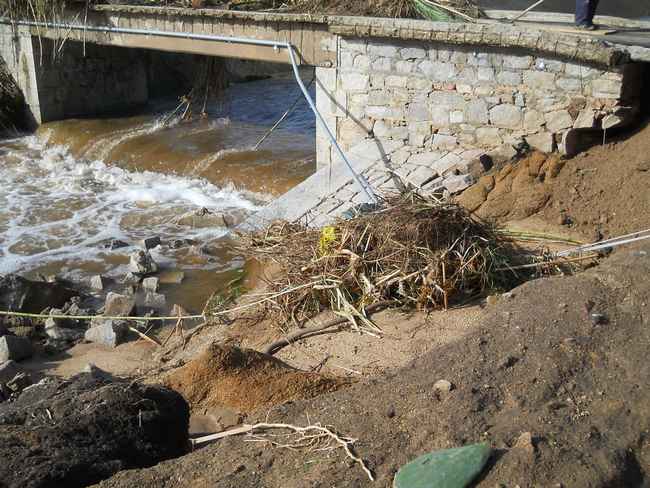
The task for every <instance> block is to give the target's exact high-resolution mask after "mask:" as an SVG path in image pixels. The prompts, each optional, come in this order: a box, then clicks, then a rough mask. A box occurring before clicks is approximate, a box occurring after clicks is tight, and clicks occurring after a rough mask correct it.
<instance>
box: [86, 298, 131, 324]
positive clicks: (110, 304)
mask: <svg viewBox="0 0 650 488" xmlns="http://www.w3.org/2000/svg"><path fill="white" fill-rule="evenodd" d="M134 310H135V298H133V297H132V296H127V295H120V294H119V293H113V292H110V293H109V294H108V295H106V302H105V303H104V316H109V317H128V316H130V315H131V314H132V313H133V311H134ZM93 320H94V319H93Z"/></svg>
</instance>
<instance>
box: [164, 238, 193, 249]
mask: <svg viewBox="0 0 650 488" xmlns="http://www.w3.org/2000/svg"><path fill="white" fill-rule="evenodd" d="M198 244H199V241H197V240H195V239H172V240H171V241H169V244H168V245H169V247H170V248H171V249H180V248H181V247H187V246H196V245H198Z"/></svg>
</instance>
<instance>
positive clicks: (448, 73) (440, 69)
mask: <svg viewBox="0 0 650 488" xmlns="http://www.w3.org/2000/svg"><path fill="white" fill-rule="evenodd" d="M418 69H419V70H420V72H422V73H424V75H426V76H427V77H428V78H429V79H431V80H434V81H448V80H453V79H455V78H456V75H457V74H458V70H457V69H456V66H455V65H453V64H451V63H443V62H439V61H422V62H421V63H420V64H419V66H418Z"/></svg>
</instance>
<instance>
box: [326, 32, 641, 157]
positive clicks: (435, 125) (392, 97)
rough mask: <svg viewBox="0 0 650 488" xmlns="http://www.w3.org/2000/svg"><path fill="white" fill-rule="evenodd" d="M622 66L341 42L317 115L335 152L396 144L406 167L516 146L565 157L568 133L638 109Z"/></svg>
mask: <svg viewBox="0 0 650 488" xmlns="http://www.w3.org/2000/svg"><path fill="white" fill-rule="evenodd" d="M630 66H633V65H624V66H621V67H618V68H615V69H613V70H611V71H603V70H601V69H598V68H595V67H590V66H587V65H583V64H579V63H575V62H570V61H564V60H561V59H548V58H543V57H538V56H534V55H530V54H526V53H523V52H522V53H517V52H512V51H511V52H506V51H503V50H496V49H488V48H483V49H482V50H480V51H475V50H470V49H466V48H463V47H461V46H453V48H447V47H446V46H444V45H441V44H433V45H431V44H429V45H426V44H424V43H417V42H398V41H395V40H390V41H382V40H366V39H355V38H342V39H341V40H340V43H339V69H338V70H334V69H332V70H329V71H328V72H326V71H325V70H319V71H320V77H319V80H320V81H321V84H322V86H323V87H324V88H325V89H326V91H328V92H329V93H330V94H331V95H330V96H329V99H322V100H321V101H322V103H321V104H320V108H321V109H322V110H323V111H324V112H325V114H327V118H328V122H329V123H330V125H331V126H333V127H336V130H337V134H338V138H339V141H340V142H341V143H342V145H343V147H344V148H346V149H351V148H353V147H354V145H355V144H359V140H360V139H364V138H369V137H375V138H377V139H379V140H381V141H386V143H389V145H392V144H393V143H394V142H395V141H403V142H404V146H405V149H404V151H402V152H400V159H404V158H406V159H405V160H406V162H407V163H408V162H411V161H420V160H422V159H426V158H427V156H421V154H426V153H432V157H435V154H436V153H438V152H440V151H448V150H452V151H456V150H458V149H477V148H481V149H484V150H485V151H487V152H492V153H497V154H498V153H501V154H505V155H508V154H511V153H512V147H513V146H518V145H520V144H522V143H523V142H524V141H525V142H527V143H528V144H529V145H530V146H532V147H534V148H537V149H541V150H543V151H547V152H550V151H553V150H555V149H559V150H560V151H561V152H565V149H566V148H565V146H564V136H565V134H566V133H567V131H568V130H569V129H572V128H592V127H598V126H600V121H601V120H602V119H603V118H604V117H606V116H607V115H609V114H612V113H614V112H616V111H617V110H618V109H619V107H620V106H621V105H625V106H630V105H636V106H638V104H639V98H640V90H639V86H638V84H633V83H631V82H629V83H624V79H627V78H632V77H633V75H632V74H630V75H627V72H628V71H630V70H629V67H630ZM318 145H319V164H320V165H326V164H329V162H330V161H331V159H332V156H331V151H330V148H329V147H328V146H329V144H328V143H327V142H326V141H325V140H324V139H321V138H319V140H318ZM401 162H403V161H398V162H397V164H401Z"/></svg>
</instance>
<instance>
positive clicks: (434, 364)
mask: <svg viewBox="0 0 650 488" xmlns="http://www.w3.org/2000/svg"><path fill="white" fill-rule="evenodd" d="M648 273H650V245H647V244H646V245H643V246H638V247H632V248H626V249H624V250H619V251H616V252H615V253H614V254H613V255H612V256H611V257H610V258H608V259H607V260H606V261H605V262H604V263H603V264H601V265H600V266H598V267H596V268H593V269H592V270H590V271H587V272H584V273H582V274H578V275H575V276H564V277H554V278H546V279H540V280H536V281H532V282H528V283H526V284H524V285H522V286H521V287H519V288H517V289H515V290H514V292H513V293H512V295H511V297H510V298H503V299H502V300H501V301H500V302H499V303H498V304H497V305H496V306H495V305H491V307H492V308H493V310H492V311H491V312H490V313H488V315H487V319H486V320H485V321H484V323H483V324H482V325H481V326H480V327H478V328H477V329H476V330H475V331H474V332H473V333H472V334H470V335H469V336H467V337H466V338H465V339H463V340H461V341H459V342H457V343H453V344H451V345H448V346H444V347H441V348H438V349H434V350H432V351H431V352H429V353H427V354H426V355H424V356H423V357H421V358H419V359H417V360H416V361H414V362H413V364H412V365H411V366H410V367H408V368H405V369H402V370H400V371H397V372H395V373H394V374H392V375H390V376H388V377H384V378H381V379H376V380H368V381H365V382H360V383H357V384H355V385H353V386H351V387H350V388H347V389H343V390H340V391H338V392H336V393H333V394H331V395H324V396H321V397H318V398H316V399H313V400H307V401H299V402H296V403H293V404H286V405H284V406H282V407H278V408H276V409H275V410H273V411H271V413H270V414H269V420H270V421H273V422H289V423H296V424H301V425H304V424H306V423H308V422H311V423H315V422H321V423H323V424H328V425H332V426H334V427H335V428H336V429H338V430H339V431H340V432H341V433H344V434H346V435H350V436H352V437H355V438H358V439H359V441H358V442H357V443H356V449H357V452H358V454H359V455H360V456H362V457H364V458H365V459H367V460H368V462H369V464H370V465H371V467H372V469H373V470H374V471H375V473H376V475H377V477H378V482H377V483H376V484H374V485H373V484H371V483H370V482H369V481H368V479H367V478H365V475H364V474H363V472H362V471H361V470H360V469H359V468H358V466H356V465H353V464H351V463H348V462H346V460H345V458H344V457H343V455H342V454H341V453H340V452H338V451H336V452H329V453H318V452H305V451H302V452H301V451H291V450H285V449H277V448H269V447H268V446H261V445H259V444H258V443H250V442H245V441H244V439H243V438H241V437H240V438H237V437H235V438H229V439H224V440H222V441H219V443H217V444H214V445H211V446H209V447H206V448H204V449H201V450H199V451H198V452H195V453H192V454H190V455H188V456H185V457H184V458H181V459H177V460H173V461H169V462H165V463H161V464H160V465H158V466H156V467H154V468H151V469H146V470H139V471H125V472H121V473H119V474H117V475H116V476H114V477H113V478H111V479H110V480H106V481H104V482H103V483H101V484H100V485H99V486H102V487H104V488H109V487H110V488H116V487H131V486H141V487H154V486H155V487H172V486H173V487H179V486H187V487H190V486H191V487H194V488H197V487H199V488H200V487H208V486H209V487H258V486H266V487H287V486H296V487H298V486H311V487H331V486H336V487H357V486H389V485H390V484H391V480H392V477H393V474H394V472H395V470H396V469H398V468H399V467H400V466H401V465H403V464H404V463H406V462H407V461H409V460H411V459H413V458H414V457H416V456H418V455H420V454H422V453H425V452H427V451H431V450H433V449H440V448H448V447H455V446H461V445H465V444H469V443H474V442H479V441H487V442H489V443H490V444H491V445H492V446H493V447H494V448H495V449H496V453H495V455H494V456H493V459H492V461H491V465H490V467H489V469H488V470H487V471H486V472H485V473H484V475H483V478H482V479H481V480H480V482H479V483H478V484H477V486H480V487H490V488H493V487H494V486H504V485H505V486H515V485H519V486H520V487H522V488H525V487H532V486H549V487H550V486H565V487H629V488H632V487H643V486H648V482H649V481H650V480H649V478H648V476H649V473H650V471H649V470H650V437H649V436H648V428H650V389H648V388H647V379H648V377H650V376H649V375H650V363H648V361H647V351H648V345H649V344H650V329H649V328H648V325H649V320H650V314H649V313H648V312H649V311H648V296H650V281H649V280H648V279H647V276H648ZM592 314H600V315H594V316H592ZM440 379H446V380H449V381H450V382H452V383H453V385H454V386H455V388H454V389H453V390H452V391H451V392H448V393H441V392H437V391H436V390H435V389H434V386H433V385H434V383H435V382H436V381H438V380H440ZM266 416H267V412H266V411H265V412H261V413H260V414H259V417H260V419H265V418H266ZM526 432H530V433H531V434H532V446H531V445H530V444H529V445H527V446H526V445H525V444H524V445H523V446H522V445H521V443H519V445H518V446H517V447H514V445H515V443H516V441H517V439H518V438H519V437H520V436H521V435H522V433H526ZM524 437H525V436H524ZM179 480H181V481H179Z"/></svg>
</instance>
